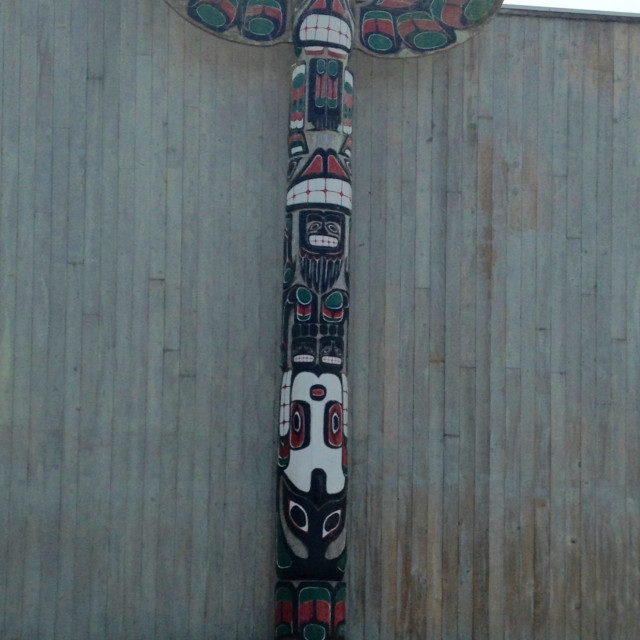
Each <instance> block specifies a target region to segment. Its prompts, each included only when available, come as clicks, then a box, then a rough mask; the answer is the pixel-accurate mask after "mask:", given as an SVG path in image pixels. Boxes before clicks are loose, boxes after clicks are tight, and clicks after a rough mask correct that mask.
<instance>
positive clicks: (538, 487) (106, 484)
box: [0, 0, 640, 640]
mask: <svg viewBox="0 0 640 640" xmlns="http://www.w3.org/2000/svg"><path fill="white" fill-rule="evenodd" d="M0 35H1V37H2V44H1V46H0V73H1V76H0V78H1V80H0V81H1V88H0V90H1V93H0V100H1V108H0V135H1V138H0V180H1V181H0V187H1V192H0V638H3V639H7V640H16V639H21V640H31V639H37V640H40V639H42V640H48V639H54V638H55V639H61V640H62V639H64V640H75V639H80V638H83V639H84V638H95V639H113V640H122V639H123V638H136V639H169V638H172V639H175V640H178V639H180V640H182V639H186V638H191V639H200V638H207V639H215V640H240V639H243V640H244V639H245V638H256V639H257V638H269V637H271V621H272V584H273V569H272V567H273V560H274V549H273V547H274V544H273V539H274V520H273V504H274V478H275V467H274V465H275V433H276V428H275V426H276V417H275V416H276V406H277V389H278V387H279V373H278V370H277V364H276V363H277V360H278V355H277V353H278V348H277V345H278V332H279V320H280V318H279V315H280V314H279V309H278V302H277V301H278V288H279V287H278V282H279V281H280V277H281V274H280V247H281V234H282V228H283V222H284V215H283V214H284V212H283V203H284V194H285V166H286V141H285V136H286V127H287V124H286V122H287V103H288V97H287V87H288V73H289V72H288V69H289V65H290V63H291V61H292V57H291V56H290V55H289V52H287V50H286V47H285V48H276V49H266V50H265V49H257V48H249V47H241V46H238V45H233V44H228V43H225V42H223V41H220V40H217V39H215V38H213V37H210V36H208V35H207V34H204V33H202V32H200V31H198V30H197V29H195V28H193V27H192V26H190V25H187V24H186V23H185V22H184V21H182V20H180V19H179V18H178V17H177V16H175V15H174V14H173V13H171V12H170V10H168V9H167V7H165V5H164V4H163V3H162V2H161V1H160V0H139V1H138V2H136V3H131V2H123V1H120V0H110V1H109V2H103V1H102V0H82V1H80V0H56V2H55V3H51V2H48V1H47V0H20V1H19V0H4V1H3V2H2V4H1V5H0ZM353 58H354V61H353V69H354V71H355V74H356V82H357V85H356V90H357V102H356V142H355V157H354V167H355V174H354V182H355V213H354V222H353V245H352V254H351V255H352V264H351V272H352V302H353V306H352V309H351V326H350V331H351V352H350V363H351V365H350V387H351V403H352V411H351V414H352V416H353V420H352V424H351V434H350V437H351V440H350V442H351V445H350V454H351V455H350V457H351V464H350V478H351V479H350V483H351V484H350V507H349V508H350V525H349V526H350V529H349V531H350V535H349V537H350V541H349V545H350V554H351V555H350V558H351V559H350V566H349V570H348V582H349V585H350V587H349V603H348V605H349V618H348V620H349V638H350V640H361V639H364V638H366V639H367V640H390V639H397V640H418V639H420V640H423V639H425V638H429V639H430V640H431V639H436V638H446V639H452V638H460V639H463V640H468V639H470V638H474V639H487V640H497V639H501V638H505V639H516V638H517V639H524V638H538V639H540V640H550V639H553V640H555V639H560V638H567V639H570V640H575V639H577V638H579V639H590V638H607V639H612V640H614V639H619V640H630V639H631V638H635V637H637V630H638V629H639V628H640V596H639V593H640V493H639V492H640V430H639V429H638V426H639V425H640V394H638V388H639V387H640V279H639V278H638V274H639V273H640V223H639V218H638V210H639V206H638V205H639V204H640V180H639V175H640V172H639V170H640V24H638V23H624V22H599V21H593V20H580V19H578V20H567V19H561V18H554V19H552V18H540V17H535V16H530V17H523V16H518V15H515V16H514V15H511V16H509V15H504V16H500V17H498V18H497V19H496V20H495V21H494V22H492V23H491V25H490V26H488V27H487V28H486V30H485V32H484V33H483V34H482V35H481V36H479V37H478V38H477V39H475V40H473V41H472V42H470V43H467V44H466V45H464V46H462V47H460V48H458V49H454V50H452V51H451V52H449V53H447V54H442V55H439V56H437V57H431V58H428V59H423V60H420V61H415V60H414V61H405V62H389V61H381V60H374V59H371V58H368V57H365V56H361V55H359V54H355V55H354V56H353Z"/></svg>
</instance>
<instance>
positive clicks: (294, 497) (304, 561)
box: [278, 474, 346, 580]
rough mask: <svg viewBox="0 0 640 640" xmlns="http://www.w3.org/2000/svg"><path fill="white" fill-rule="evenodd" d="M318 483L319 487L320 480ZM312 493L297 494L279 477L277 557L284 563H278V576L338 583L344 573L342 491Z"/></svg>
mask: <svg viewBox="0 0 640 640" xmlns="http://www.w3.org/2000/svg"><path fill="white" fill-rule="evenodd" d="M318 482H319V483H320V484H321V482H320V480H319V481H318ZM315 484H316V483H315V482H314V485H315ZM315 488H316V487H315V486H314V489H315ZM315 494H316V495H315V496H314V497H313V498H312V497H310V496H309V495H308V494H305V493H302V492H300V491H297V490H296V489H295V488H294V487H293V486H292V484H291V483H290V482H289V481H288V479H287V477H286V475H285V474H281V476H280V481H279V486H278V532H279V536H281V540H280V541H279V545H280V547H281V550H280V553H279V555H280V556H281V558H282V557H285V558H287V561H286V562H281V563H280V566H279V571H278V573H279V575H280V577H291V578H323V579H327V580H339V579H340V578H342V576H343V574H344V568H345V561H346V555H345V548H346V529H345V515H346V492H345V491H342V492H340V493H339V494H337V495H336V496H332V497H329V496H328V495H327V494H326V493H323V492H322V491H321V490H320V489H318V490H317V491H316V492H315ZM316 500H318V501H319V502H320V504H317V502H316ZM282 565H287V566H282Z"/></svg>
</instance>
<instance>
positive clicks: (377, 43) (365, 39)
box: [354, 0, 502, 58]
mask: <svg viewBox="0 0 640 640" xmlns="http://www.w3.org/2000/svg"><path fill="white" fill-rule="evenodd" d="M501 5H502V0H432V1H431V2H424V0H372V1H364V2H356V16H355V17H356V30H357V31H358V36H357V37H356V38H354V41H355V42H354V44H355V46H356V47H357V48H358V49H360V50H361V51H364V52H365V53H369V54H371V55H376V56H384V57H394V58H411V57H415V56H420V55H426V54H429V53H436V52H438V51H442V50H443V49H449V48H450V47H453V46H455V45H457V44H460V43H462V42H464V41H465V40H468V39H469V38H470V37H471V36H473V35H474V34H475V33H477V31H478V30H479V28H480V27H481V26H482V25H483V24H484V23H485V22H486V21H487V20H489V18H491V17H492V16H493V15H494V14H495V13H496V12H497V11H498V9H499V8H500V6H501Z"/></svg>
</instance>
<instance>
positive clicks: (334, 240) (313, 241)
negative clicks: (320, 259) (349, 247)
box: [300, 210, 345, 255]
mask: <svg viewBox="0 0 640 640" xmlns="http://www.w3.org/2000/svg"><path fill="white" fill-rule="evenodd" d="M344 226H345V220H344V215H343V214H341V213H331V212H330V211H316V210H307V211H301V212H300V248H301V249H303V250H304V251H306V252H307V253H311V254H323V255H339V254H342V252H343V251H344V236H345V233H344Z"/></svg>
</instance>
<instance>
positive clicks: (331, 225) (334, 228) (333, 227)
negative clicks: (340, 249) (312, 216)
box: [325, 222, 340, 236]
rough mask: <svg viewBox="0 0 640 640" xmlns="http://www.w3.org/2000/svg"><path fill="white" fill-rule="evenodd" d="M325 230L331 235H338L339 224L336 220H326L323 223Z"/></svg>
mask: <svg viewBox="0 0 640 640" xmlns="http://www.w3.org/2000/svg"><path fill="white" fill-rule="evenodd" d="M325 227H326V228H327V231H328V232H329V233H330V234H331V235H333V236H339V235H340V225H339V224H338V223H337V222H327V223H326V224H325Z"/></svg>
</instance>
